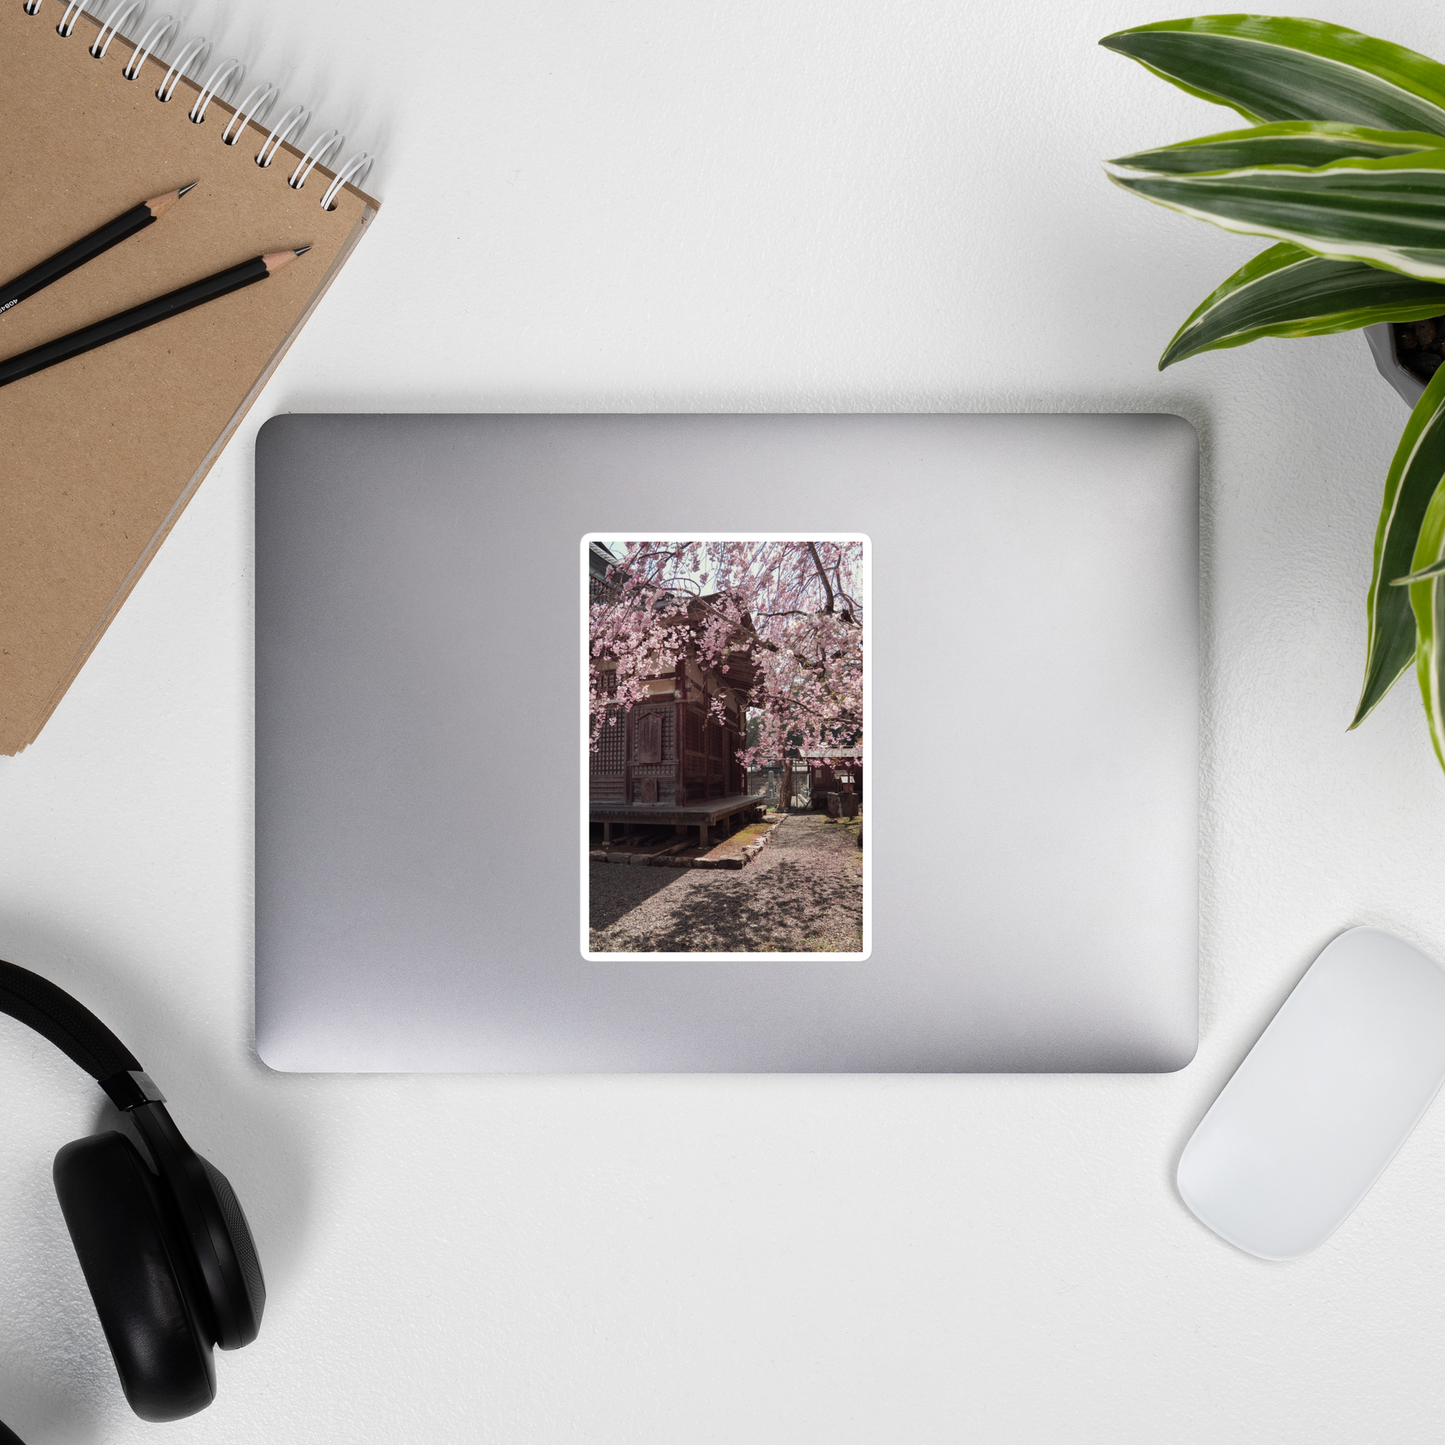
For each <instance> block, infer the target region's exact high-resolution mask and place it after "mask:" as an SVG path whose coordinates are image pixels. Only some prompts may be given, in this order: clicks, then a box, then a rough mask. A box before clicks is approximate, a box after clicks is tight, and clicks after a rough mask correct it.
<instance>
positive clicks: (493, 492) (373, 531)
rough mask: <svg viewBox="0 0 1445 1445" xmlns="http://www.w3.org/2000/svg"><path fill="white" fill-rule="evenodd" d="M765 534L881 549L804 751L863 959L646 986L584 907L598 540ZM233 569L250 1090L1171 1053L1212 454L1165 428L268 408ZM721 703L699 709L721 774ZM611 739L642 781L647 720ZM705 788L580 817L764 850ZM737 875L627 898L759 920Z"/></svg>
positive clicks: (741, 798) (663, 741) (1164, 1058)
mask: <svg viewBox="0 0 1445 1445" xmlns="http://www.w3.org/2000/svg"><path fill="white" fill-rule="evenodd" d="M759 535H767V536H770V537H781V538H813V537H823V538H855V539H865V540H866V550H867V567H868V574H867V608H866V615H867V618H868V627H869V641H868V653H867V668H868V673H867V677H868V708H869V716H868V723H867V730H866V737H864V736H863V735H862V734H859V736H858V737H856V738H855V737H852V736H843V735H842V734H837V735H836V736H834V737H833V738H832V741H833V742H835V743H838V744H839V745H840V746H839V748H838V750H837V752H836V753H835V754H833V755H832V757H831V760H830V762H831V765H832V766H835V767H836V766H841V765H840V764H839V762H838V760H839V758H843V757H846V758H849V759H851V760H853V761H852V762H851V763H850V764H849V766H851V767H852V768H853V770H854V772H855V773H856V775H857V777H858V778H859V779H860V780H864V779H866V781H863V782H860V784H859V786H860V788H861V789H862V790H863V791H862V795H861V796H862V803H861V818H862V824H863V837H864V846H863V848H862V850H861V856H862V857H863V858H865V859H866V893H865V894H864V896H863V909H864V916H865V918H866V938H867V946H866V948H864V947H861V946H857V947H854V948H853V949H852V951H849V950H848V949H843V950H842V951H837V950H834V951H827V950H822V949H820V950H819V951H817V952H816V953H814V954H810V955H806V956H804V955H800V954H798V953H797V952H788V953H785V954H782V955H778V954H773V953H769V952H758V953H756V954H752V955H749V956H745V957H739V956H719V955H717V954H708V953H698V954H697V956H695V957H689V956H678V955H677V954H676V953H672V952H670V953H667V954H664V953H663V952H662V951H661V949H660V948H659V951H658V952H657V954H656V956H651V955H650V954H649V952H648V944H647V943H646V935H645V933H638V932H637V931H635V930H634V932H633V934H631V935H629V936H630V937H632V939H633V943H632V949H633V951H630V952H628V953H626V955H625V956H624V955H620V954H619V956H617V957H608V956H607V955H606V953H605V952H602V953H599V952H595V951H594V952H591V953H589V951H588V949H587V946H586V921H587V912H586V910H587V908H588V906H589V905H588V887H589V884H588V879H589V877H590V876H593V875H594V873H595V870H598V869H601V870H608V869H610V868H611V867H612V863H611V862H610V861H602V860H601V859H600V858H598V857H595V856H593V854H594V852H595V851H597V850H595V849H594V848H593V847H591V846H589V834H588V827H589V815H588V811H587V810H588V806H589V793H588V786H587V778H586V776H585V774H586V771H587V768H588V741H587V728H588V722H587V716H586V707H585V704H584V697H583V694H584V692H585V688H586V677H587V666H588V664H587V660H586V658H587V654H586V649H587V646H588V642H587V633H586V628H587V625H588V624H587V609H586V592H585V585H584V584H585V576H584V573H585V569H586V567H587V565H588V561H587V559H588V556H589V553H590V555H591V556H592V557H593V558H594V559H595V558H596V557H597V556H598V555H599V554H598V553H597V551H596V550H595V548H593V547H592V542H595V541H596V540H597V539H604V540H603V541H602V544H601V545H602V546H603V547H604V548H605V549H606V550H607V552H608V554H609V555H614V556H617V557H619V558H623V557H625V556H626V555H627V553H626V546H625V543H626V541H627V539H639V538H689V537H752V536H759ZM585 539H591V540H590V541H589V540H585ZM612 539H616V540H615V541H614V540H612ZM256 552H257V566H256V1037H257V1047H258V1049H259V1051H260V1054H261V1057H262V1058H263V1059H264V1060H265V1061H266V1062H267V1063H268V1064H270V1065H271V1066H272V1067H273V1068H277V1069H285V1070H300V1071H318V1070H320V1071H368V1070H384V1071H488V1072H492V1071H502V1072H571V1071H585V1072H627V1071H662V1072H680V1071H708V1072H722V1071H748V1072H778V1071H813V1072H824V1071H852V1072H874V1071H934V1072H953V1071H973V1072H1017V1071H1084V1070H1088V1071H1113V1072H1120V1071H1163V1070H1171V1069H1177V1068H1179V1067H1181V1066H1182V1065H1184V1064H1185V1063H1187V1062H1188V1061H1189V1059H1190V1058H1191V1057H1192V1056H1193V1053H1194V1050H1195V1046H1196V1040H1197V1029H1198V1024H1197V1018H1198V982H1197V947H1198V927H1197V852H1198V458H1197V444H1196V440H1195V436H1194V433H1193V431H1192V430H1191V428H1190V427H1189V426H1188V424H1187V423H1185V422H1184V421H1182V420H1180V419H1179V418H1177V417H1171V416H1140V415H1130V416H941V415H921V416H917V415H915V416H899V415H882V416H857V415H850V416H838V415H829V416H675V415H658V416H638V415H627V416H616V415H614V416H474V415H468V416H411V415H401V416H298V415H290V416H281V417H277V418H274V419H273V420H271V421H269V422H268V423H267V424H266V425H265V426H264V427H263V428H262V429H261V432H260V434H259V436H258V439H257V443H256ZM860 555H861V553H860ZM607 565H610V564H607ZM605 570H606V568H605V567H604V571H605ZM678 666H679V671H678V678H677V683H678V686H677V691H676V693H675V694H674V692H673V691H672V684H671V682H670V681H667V680H666V679H664V681H663V682H662V683H659V684H658V686H659V687H660V688H662V689H663V690H664V691H665V694H666V697H665V707H663V711H664V712H666V708H670V707H672V706H674V702H673V699H674V697H676V699H677V702H676V704H675V705H676V706H677V707H679V708H681V707H683V706H684V702H685V698H686V688H685V686H684V684H685V681H686V679H685V678H684V676H683V671H684V669H683V665H682V663H681V662H679V665H678ZM730 696H731V695H730ZM747 702H748V699H747V697H745V696H740V697H738V698H732V699H731V701H730V702H729V706H731V707H733V709H734V711H733V712H732V713H731V714H725V713H724V711H723V710H722V704H721V703H719V704H718V710H717V718H718V726H719V727H723V726H724V725H725V724H727V725H730V726H733V727H735V728H736V730H737V731H736V734H735V735H733V736H734V740H735V741H737V742H738V743H739V744H740V743H741V740H742V730H743V727H744V722H743V718H744V715H745V714H746V712H747ZM659 706H662V705H661V704H660V705H659ZM667 715H668V716H670V715H671V714H670V713H668V714H667ZM677 716H678V717H679V718H681V717H682V714H681V713H680V712H679V713H678V714H677ZM730 718H731V719H732V721H731V723H729V719H730ZM628 736H629V738H630V733H629V734H628ZM638 737H639V739H640V742H639V746H640V747H650V748H652V749H654V750H656V753H655V756H656V759H657V760H662V759H665V758H666V757H667V756H668V755H667V754H665V753H664V752H663V751H661V750H662V749H665V748H666V747H668V746H670V745H671V744H670V743H669V742H668V739H669V738H670V737H671V734H670V733H666V732H664V731H663V723H656V724H650V725H649V727H648V728H642V727H640V726H639V729H638ZM826 740H827V739H825V741H826ZM854 743H857V744H858V746H856V747H855V746H853V744H854ZM630 745H631V744H630V743H629V746H630ZM678 746H679V747H680V746H681V744H680V743H679V744H678ZM699 746H701V745H699ZM815 751H817V749H815ZM822 751H826V750H822ZM865 752H866V756H865ZM618 756H619V757H621V756H622V755H621V754H620V753H619V755H618ZM631 756H632V755H631V754H628V757H629V758H630V757H631ZM638 756H639V757H642V756H643V755H642V754H641V753H639V754H638ZM647 756H648V757H649V758H652V757H653V754H648V755H647ZM728 756H732V754H729V755H728ZM699 757H702V754H701V753H700V754H699ZM826 765H828V763H826V762H819V761H817V760H814V764H813V766H816V767H817V768H819V769H822V768H823V767H824V766H826ZM621 766H622V764H619V773H618V776H619V777H621V776H622V774H621V771H620V769H621ZM649 766H653V764H651V763H650V764H649ZM701 766H703V765H702V764H700V767H701ZM718 766H719V767H722V766H724V764H721V763H720V764H718ZM728 766H730V765H728ZM800 766H802V765H801V764H800ZM658 769H662V770H663V771H665V772H666V777H667V778H669V779H670V778H672V776H673V769H672V766H671V765H670V764H664V763H663V762H661V761H657V762H656V766H655V767H654V771H657V770H658ZM646 771H647V768H646V767H641V768H639V772H640V773H641V772H646ZM659 776H662V772H659ZM699 776H701V774H700V775H699ZM720 776H721V775H720ZM727 776H728V777H731V778H732V779H733V781H731V782H719V783H718V784H717V786H716V787H715V789H714V792H715V793H717V794H718V796H717V797H716V798H714V797H712V796H710V795H709V794H708V790H707V785H706V779H705V778H703V780H702V782H701V783H699V784H698V785H697V787H698V788H700V789H701V791H696V790H695V789H694V790H693V791H688V789H690V788H692V784H688V788H684V787H683V778H682V765H681V762H679V763H678V764H677V765H676V777H677V780H678V785H677V789H676V791H675V792H673V791H669V790H668V789H669V788H670V786H671V784H670V783H667V782H665V783H664V784H663V787H662V791H661V792H659V790H658V786H657V785H656V784H655V783H652V784H650V785H649V786H648V787H647V790H646V792H645V793H644V788H643V783H642V782H639V783H638V784H637V788H636V792H635V795H634V793H633V792H632V791H631V789H632V784H631V782H629V783H628V788H629V791H628V793H627V794H626V796H625V797H624V795H623V794H622V792H620V791H617V792H616V793H615V797H614V798H613V800H612V802H613V804H614V805H615V806H613V810H612V812H610V813H608V814H607V817H608V818H609V819H610V820H621V822H620V823H619V826H625V827H627V828H631V827H632V826H633V825H634V824H635V822H636V816H635V815H629V814H627V813H626V811H625V807H624V805H626V806H630V805H631V804H632V803H633V802H637V803H639V804H640V803H642V802H644V801H645V803H646V805H647V807H649V808H658V807H663V806H664V805H669V806H670V805H674V804H675V806H676V809H677V810H678V811H677V816H676V817H675V818H674V817H673V816H672V815H671V814H669V815H668V817H667V818H666V819H664V820H663V823H664V824H665V825H666V826H675V828H676V832H677V833H678V835H679V843H678V844H677V848H678V849H681V848H683V847H684V843H686V844H687V847H688V848H689V849H691V851H692V852H696V853H700V852H701V850H702V848H703V846H704V845H703V844H702V843H698V844H697V845H696V847H695V848H694V847H693V845H692V841H690V840H692V839H695V838H696V837H697V836H700V837H701V838H703V839H706V840H707V842H706V846H708V847H711V846H712V845H713V839H714V835H713V834H712V833H710V832H709V829H708V827H707V826H703V827H701V828H700V829H699V828H697V827H696V826H695V824H696V822H697V819H696V818H694V817H693V812H696V811H697V809H698V808H700V807H710V809H711V811H710V812H708V813H706V814H705V815H704V823H705V822H706V818H713V821H714V823H715V824H717V825H718V829H719V832H721V833H725V832H726V831H727V830H728V829H729V828H732V827H734V826H742V825H749V826H755V827H756V826H761V824H759V823H758V822H757V819H758V814H759V811H760V809H758V810H753V809H750V808H749V807H748V806H747V801H748V800H747V796H746V790H747V788H748V787H749V783H748V781H747V777H748V775H747V774H746V773H745V772H744V771H739V772H737V773H735V774H728V775H727ZM817 776H819V777H821V776H823V774H822V773H821V771H820V772H819V773H818V774H817ZM830 776H831V775H830ZM629 777H630V774H629ZM844 786H852V784H851V783H845V784H844ZM740 789H741V790H743V791H742V792H740V791H739V790H740ZM595 791H596V789H595V787H594V793H595ZM595 801H596V800H595V797H594V799H593V802H594V804H595ZM714 804H717V806H713V805H714ZM684 805H686V807H688V808H691V809H692V812H688V813H687V814H686V816H684V812H683V811H682V810H683V809H684ZM619 809H620V810H621V811H619ZM728 809H731V810H732V811H731V813H728V811H727V810H728ZM835 811H836V810H835ZM850 811H851V809H850ZM718 814H726V816H722V817H721V819H720V822H719V819H718V818H717V817H715V816H714V815H718ZM598 816H599V817H601V816H602V815H601V814H598ZM658 816H659V817H660V816H661V815H660V814H659V815H658ZM771 816H772V815H769V818H771ZM764 821H768V820H764ZM827 821H829V820H827V819H826V818H823V817H821V816H805V815H801V814H799V815H796V816H795V815H793V814H789V815H788V816H787V817H786V818H785V819H784V822H783V824H782V828H784V829H793V830H794V836H795V837H801V836H803V835H802V833H801V832H799V831H798V830H802V829H807V828H814V829H815V830H818V836H819V837H821V836H823V834H822V830H823V829H824V828H825V827H826V824H827ZM842 821H843V823H844V824H845V825H846V826H847V827H853V826H854V824H853V823H850V822H847V820H846V819H844V820H842ZM591 826H593V827H594V828H595V827H599V826H601V825H599V824H592V825H591ZM610 827H611V823H609V829H610ZM687 829H691V830H692V832H691V833H688V832H687V831H686V830H687ZM592 836H593V837H594V838H595V837H598V836H600V834H594V835H592ZM612 836H613V835H612V834H611V832H610V831H609V837H612ZM628 836H632V835H631V834H629V835H628ZM809 836H810V837H811V836H812V835H809ZM833 836H835V837H836V834H835V835H833ZM779 837H780V838H781V837H783V834H782V833H779ZM607 846H608V847H609V848H610V847H611V846H612V844H611V843H609V844H608V845H607ZM718 846H720V847H721V846H724V844H719V845H718ZM830 846H831V844H830ZM673 851H675V850H673ZM765 854H766V849H764V850H763V852H762V853H756V854H755V855H754V854H753V853H750V854H749V856H752V857H753V862H752V863H751V864H749V866H747V867H743V868H741V869H740V870H736V871H723V870H722V868H721V867H719V868H717V869H713V870H708V869H705V868H699V867H697V866H691V867H682V866H678V867H674V868H670V869H661V868H660V867H659V868H654V869H653V871H651V872H649V873H648V874H647V875H645V880H646V889H645V890H644V892H645V895H646V897H647V898H648V899H659V898H660V899H661V900H662V902H663V903H664V904H665V903H667V902H668V900H669V899H670V898H672V899H675V898H681V897H682V896H683V893H682V892H681V891H680V890H690V892H689V895H688V896H690V897H693V898H695V899H701V900H703V901H704V902H705V901H707V894H708V891H709V890H710V889H711V890H715V891H714V892H713V901H714V903H715V904H716V906H717V907H719V908H722V909H724V910H729V909H746V908H747V906H748V895H747V889H748V888H749V887H750V886H753V884H752V883H751V882H750V880H751V879H755V880H764V879H766V878H767V877H769V876H774V877H776V871H775V872H774V874H773V875H769V874H768V873H767V871H766V867H765V865H766V863H767V860H766V858H765V856H764V855H765ZM678 856H679V857H681V856H683V855H682V854H681V853H679V854H678ZM779 856H781V855H779ZM754 869H756V870H757V871H755V872H754V871H752V870H754ZM619 876H620V875H619ZM860 876H863V870H862V869H861V867H860ZM641 877H642V875H639V878H641ZM628 884H629V886H634V887H637V888H641V886H642V885H641V882H639V881H638V880H637V879H633V878H632V877H629V878H628ZM598 886H599V887H600V885H598ZM668 889H672V890H674V892H673V893H672V894H669V893H668V892H667V890H668ZM613 891H614V892H615V889H614V890H613ZM637 896H638V897H642V896H643V893H638V895H637ZM630 898H631V895H627V896H626V897H624V899H623V905H622V906H627V905H628V903H629V902H630ZM579 923H580V924H581V925H582V926H581V927H580V928H579ZM639 937H641V938H643V943H642V944H641V945H640V951H638V949H639V945H638V943H637V939H638V938H639ZM862 937H863V935H862V934H861V933H860V935H859V938H860V940H861V938H862Z"/></svg>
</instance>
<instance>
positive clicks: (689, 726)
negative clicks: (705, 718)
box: [683, 708, 702, 753]
mask: <svg viewBox="0 0 1445 1445" xmlns="http://www.w3.org/2000/svg"><path fill="white" fill-rule="evenodd" d="M683 716H684V718H685V719H686V721H685V722H684V723H683V740H684V742H685V744H686V746H687V749H688V751H689V752H694V753H700V752H701V751H702V714H701V713H699V712H696V711H694V710H693V709H692V708H688V710H687V712H686V713H684V714H683Z"/></svg>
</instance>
